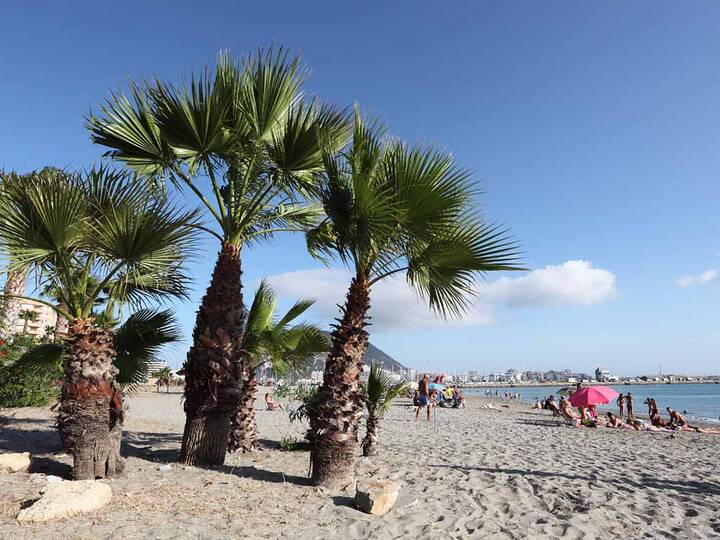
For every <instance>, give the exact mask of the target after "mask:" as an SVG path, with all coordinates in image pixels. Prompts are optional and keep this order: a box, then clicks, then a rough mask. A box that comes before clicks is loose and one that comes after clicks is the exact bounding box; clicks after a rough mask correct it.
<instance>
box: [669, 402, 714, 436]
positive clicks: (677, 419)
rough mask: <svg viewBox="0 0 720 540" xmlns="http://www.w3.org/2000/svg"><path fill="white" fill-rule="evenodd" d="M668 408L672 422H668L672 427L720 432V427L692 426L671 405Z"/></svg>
mask: <svg viewBox="0 0 720 540" xmlns="http://www.w3.org/2000/svg"><path fill="white" fill-rule="evenodd" d="M666 410H667V412H668V414H670V423H669V424H668V427H669V428H670V429H675V430H679V431H694V432H695V433H720V430H719V429H713V428H701V427H697V426H691V425H690V424H688V423H687V422H686V421H685V417H684V416H683V415H682V414H680V413H679V412H677V411H675V410H673V409H672V408H671V407H667V408H666Z"/></svg>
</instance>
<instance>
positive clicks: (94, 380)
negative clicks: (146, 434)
mask: <svg viewBox="0 0 720 540" xmlns="http://www.w3.org/2000/svg"><path fill="white" fill-rule="evenodd" d="M114 359H115V349H114V348H113V333H112V330H109V329H105V328H98V327H96V326H95V321H94V320H93V319H89V320H78V321H73V323H72V324H71V326H70V328H69V331H68V338H67V341H66V353H65V360H64V371H65V376H64V380H63V385H62V392H61V395H60V409H59V412H58V430H59V432H60V438H61V439H62V442H63V445H64V446H65V448H66V449H67V451H68V452H70V453H71V454H72V456H73V479H74V480H92V479H94V478H104V477H106V476H108V477H111V476H116V475H118V474H120V473H121V472H122V470H123V468H124V465H123V463H122V460H121V459H120V438H121V436H122V421H123V410H122V390H121V389H120V387H119V386H118V385H117V383H116V382H115V376H116V375H117V368H116V367H115V366H114V365H113V360H114Z"/></svg>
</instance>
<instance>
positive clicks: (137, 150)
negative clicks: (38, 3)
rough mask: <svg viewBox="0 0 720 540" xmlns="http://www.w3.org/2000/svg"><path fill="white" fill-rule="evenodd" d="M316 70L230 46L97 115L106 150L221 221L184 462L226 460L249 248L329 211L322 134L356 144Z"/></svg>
mask: <svg viewBox="0 0 720 540" xmlns="http://www.w3.org/2000/svg"><path fill="white" fill-rule="evenodd" d="M304 78H305V74H304V72H303V70H302V69H301V67H300V63H299V61H298V59H297V58H295V59H288V56H287V54H286V52H285V51H283V50H280V51H278V52H274V51H272V50H271V51H269V52H266V53H263V52H260V53H259V54H258V55H257V56H255V57H250V58H247V59H246V60H244V61H243V62H237V61H235V60H233V59H232V58H231V57H230V56H229V55H227V54H222V55H221V56H220V59H219V61H218V64H217V68H216V69H215V70H214V75H212V71H211V70H209V69H208V70H205V71H204V72H203V73H201V74H200V75H198V76H196V77H192V78H191V79H190V81H189V82H188V83H187V84H186V85H185V86H184V87H182V88H180V87H177V86H174V85H171V84H168V83H164V82H160V81H155V82H153V83H151V84H150V83H145V84H131V85H130V91H129V95H124V94H113V95H112V96H111V97H110V98H109V99H107V100H106V101H105V103H104V105H103V106H102V107H101V111H100V112H101V114H99V115H94V116H91V117H90V118H89V119H88V128H89V129H90V131H91V133H92V139H93V141H94V142H96V143H98V144H101V145H103V146H106V147H108V148H110V150H109V152H108V153H107V155H109V156H111V157H112V158H113V159H116V160H118V161H121V162H123V163H124V164H125V165H126V166H128V167H130V168H132V169H134V170H135V171H138V172H140V173H142V174H144V175H148V176H153V177H155V178H158V179H160V178H168V179H169V180H170V181H171V182H172V183H173V184H174V185H175V186H177V187H179V188H184V189H189V190H190V191H192V192H193V193H194V194H195V196H196V197H197V198H198V199H199V200H200V202H201V203H202V205H203V206H204V207H205V209H206V211H207V213H208V215H209V216H211V218H212V219H213V220H214V222H215V223H214V227H213V228H212V229H207V232H209V233H210V234H212V235H213V236H214V237H216V238H217V240H218V241H219V243H220V251H219V253H218V257H217V261H216V263H215V268H214V270H213V274H212V278H211V281H210V285H209V287H208V289H207V291H206V294H205V296H204V298H203V300H202V303H201V305H200V308H199V310H198V312H197V318H196V322H195V330H194V332H193V343H192V346H191V348H190V351H189V352H188V356H187V359H186V361H185V365H184V371H185V396H184V397H185V400H184V409H185V413H186V424H185V430H184V433H183V442H182V451H181V461H183V462H185V463H188V464H191V465H195V464H211V465H218V464H222V463H223V462H224V460H225V451H226V447H227V441H228V435H229V428H230V417H231V415H232V413H233V411H234V410H235V406H236V404H237V401H238V398H239V391H240V386H241V382H240V380H241V379H242V367H241V364H242V348H241V344H242V336H243V328H244V324H245V315H246V312H245V308H244V303H243V298H242V284H241V251H242V249H243V247H245V246H247V245H250V244H253V243H255V242H259V241H262V240H267V239H269V238H271V237H272V236H273V235H274V234H275V233H278V232H283V231H302V230H305V229H307V228H308V227H310V226H312V225H313V224H315V223H316V222H317V220H318V218H319V216H320V214H321V212H320V209H319V208H318V206H317V205H312V204H310V205H308V204H303V201H304V199H303V195H304V194H305V191H306V190H307V189H309V188H310V187H311V180H312V175H313V174H314V173H315V172H317V171H318V170H320V169H321V167H322V152H321V143H322V144H323V145H328V146H330V147H338V148H339V147H340V146H342V145H343V144H345V141H346V139H347V135H348V129H347V127H348V124H347V118H346V115H345V114H344V113H339V112H337V111H335V110H334V109H333V108H332V107H328V106H324V105H320V104H318V103H317V102H316V101H313V100H307V99H304V98H303V94H302V85H303V81H304Z"/></svg>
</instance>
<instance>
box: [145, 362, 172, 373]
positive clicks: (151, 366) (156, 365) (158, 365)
mask: <svg viewBox="0 0 720 540" xmlns="http://www.w3.org/2000/svg"><path fill="white" fill-rule="evenodd" d="M166 367H168V365H167V362H165V360H157V361H155V362H148V375H152V374H153V373H157V372H158V371H160V370H161V369H164V368H166Z"/></svg>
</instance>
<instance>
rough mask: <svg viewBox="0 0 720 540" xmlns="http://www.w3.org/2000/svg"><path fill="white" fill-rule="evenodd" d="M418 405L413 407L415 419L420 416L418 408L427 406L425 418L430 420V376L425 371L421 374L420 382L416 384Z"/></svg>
mask: <svg viewBox="0 0 720 540" xmlns="http://www.w3.org/2000/svg"><path fill="white" fill-rule="evenodd" d="M418 394H419V396H418V406H417V408H416V409H415V421H417V419H418V417H419V416H420V409H422V408H423V407H425V408H427V419H428V422H429V421H430V407H431V403H430V376H429V375H428V374H427V373H426V374H425V375H423V378H422V380H421V381H420V384H418Z"/></svg>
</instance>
